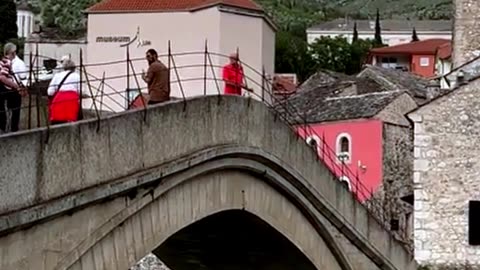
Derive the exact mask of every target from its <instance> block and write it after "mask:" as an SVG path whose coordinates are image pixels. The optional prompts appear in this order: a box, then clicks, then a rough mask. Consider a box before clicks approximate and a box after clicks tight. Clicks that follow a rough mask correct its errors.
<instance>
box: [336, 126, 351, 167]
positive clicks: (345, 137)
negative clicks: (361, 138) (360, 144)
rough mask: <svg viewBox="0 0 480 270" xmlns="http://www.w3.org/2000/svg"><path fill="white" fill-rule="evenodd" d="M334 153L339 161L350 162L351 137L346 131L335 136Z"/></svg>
mask: <svg viewBox="0 0 480 270" xmlns="http://www.w3.org/2000/svg"><path fill="white" fill-rule="evenodd" d="M336 153H337V159H338V161H339V162H345V163H350V161H351V157H352V138H351V137H350V135H349V134H348V133H341V134H340V135H338V136H337V143H336Z"/></svg>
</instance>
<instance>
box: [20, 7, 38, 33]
mask: <svg viewBox="0 0 480 270" xmlns="http://www.w3.org/2000/svg"><path fill="white" fill-rule="evenodd" d="M34 16H35V15H34V14H33V12H32V10H31V9H30V8H29V7H28V5H27V4H26V3H25V2H23V1H22V2H20V3H19V4H17V27H18V33H17V34H18V37H19V38H27V37H29V36H30V34H31V33H32V32H33V26H34V24H35V20H34Z"/></svg>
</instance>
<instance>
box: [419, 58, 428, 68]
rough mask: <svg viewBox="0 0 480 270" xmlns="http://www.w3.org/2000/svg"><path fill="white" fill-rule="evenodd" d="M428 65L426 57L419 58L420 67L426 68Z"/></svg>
mask: <svg viewBox="0 0 480 270" xmlns="http://www.w3.org/2000/svg"><path fill="white" fill-rule="evenodd" d="M429 65H430V59H429V58H428V57H420V66H421V67H428V66H429Z"/></svg>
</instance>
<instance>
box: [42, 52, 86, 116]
mask: <svg viewBox="0 0 480 270" xmlns="http://www.w3.org/2000/svg"><path fill="white" fill-rule="evenodd" d="M62 68H63V71H61V72H58V73H56V74H55V75H54V76H53V78H52V80H51V81H50V85H49V86H48V90H47V94H48V96H49V97H50V98H51V102H50V106H49V113H50V114H49V121H50V123H51V124H61V123H68V122H74V121H77V120H78V115H79V111H80V102H81V100H80V75H79V74H78V73H77V72H75V69H76V66H75V62H73V61H72V60H71V59H70V58H62Z"/></svg>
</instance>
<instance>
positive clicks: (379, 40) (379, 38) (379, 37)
mask: <svg viewBox="0 0 480 270" xmlns="http://www.w3.org/2000/svg"><path fill="white" fill-rule="evenodd" d="M374 41H375V46H382V45H383V42H382V29H381V27H380V11H379V9H378V8H377V18H376V19H375V39H374Z"/></svg>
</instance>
